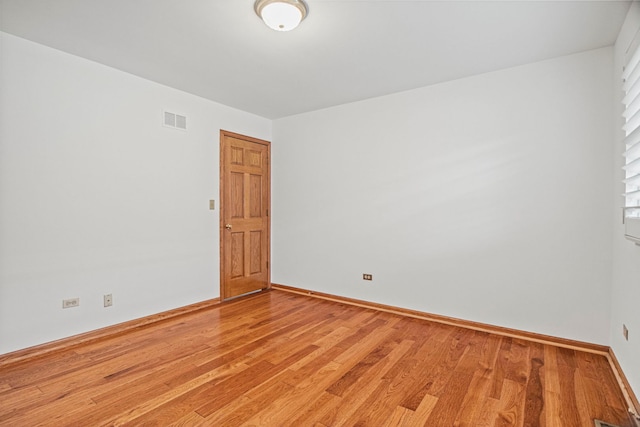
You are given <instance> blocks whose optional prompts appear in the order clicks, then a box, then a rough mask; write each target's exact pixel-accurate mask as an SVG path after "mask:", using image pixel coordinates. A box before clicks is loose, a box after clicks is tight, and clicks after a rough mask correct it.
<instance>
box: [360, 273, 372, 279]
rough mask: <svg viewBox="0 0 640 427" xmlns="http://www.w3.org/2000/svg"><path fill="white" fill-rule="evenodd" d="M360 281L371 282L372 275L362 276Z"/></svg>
mask: <svg viewBox="0 0 640 427" xmlns="http://www.w3.org/2000/svg"><path fill="white" fill-rule="evenodd" d="M362 280H373V274H363V275H362Z"/></svg>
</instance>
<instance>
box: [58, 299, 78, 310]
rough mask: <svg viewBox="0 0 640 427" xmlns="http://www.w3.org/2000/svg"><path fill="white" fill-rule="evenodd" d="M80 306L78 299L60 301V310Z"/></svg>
mask: <svg viewBox="0 0 640 427" xmlns="http://www.w3.org/2000/svg"><path fill="white" fill-rule="evenodd" d="M79 305H80V298H69V299H63V300H62V308H72V307H77V306H79Z"/></svg>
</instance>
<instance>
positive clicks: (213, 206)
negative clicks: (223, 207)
mask: <svg viewBox="0 0 640 427" xmlns="http://www.w3.org/2000/svg"><path fill="white" fill-rule="evenodd" d="M215 208H216V201H215V200H209V210H214V209H215Z"/></svg>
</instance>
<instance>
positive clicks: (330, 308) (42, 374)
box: [0, 291, 633, 427]
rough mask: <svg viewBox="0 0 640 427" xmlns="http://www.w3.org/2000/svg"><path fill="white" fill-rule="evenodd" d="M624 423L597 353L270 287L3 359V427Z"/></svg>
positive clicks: (627, 423) (628, 424) (585, 426)
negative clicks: (57, 348) (108, 334)
mask: <svg viewBox="0 0 640 427" xmlns="http://www.w3.org/2000/svg"><path fill="white" fill-rule="evenodd" d="M593 418H597V419H601V420H603V421H606V422H609V423H613V424H617V425H620V426H624V427H632V426H633V424H632V421H631V420H630V419H629V417H628V416H627V413H626V411H625V403H624V401H623V397H622V395H621V392H620V390H619V388H618V386H617V383H616V381H615V378H614V375H613V372H612V371H611V369H610V367H609V365H608V363H607V360H606V359H605V358H604V357H603V356H599V355H593V354H588V353H582V352H576V351H573V350H567V349H563V348H557V347H553V346H548V345H542V344H537V343H532V342H528V341H523V340H518V339H512V338H508V337H501V336H498V335H492V334H488V333H485V332H477V331H472V330H467V329H461V328H457V327H453V326H447V325H441V324H437V323H430V322H427V321H423V320H417V319H412V318H407V317H402V316H399V315H394V314H389V313H383V312H377V311H373V310H369V309H364V308H359V307H352V306H348V305H344V304H340V303H336V302H330V301H324V300H319V299H314V298H311V297H307V296H301V295H295V294H291V293H287V292H283V291H271V292H266V293H263V294H259V295H256V296H252V297H249V298H247V299H244V300H240V301H234V302H232V303H228V304H222V305H220V306H217V307H215V308H212V309H207V310H203V311H199V312H196V313H192V314H189V315H186V316H182V317H178V318H174V319H171V320H168V321H164V322H162V323H159V324H154V325H152V326H149V327H146V328H142V329H139V330H135V331H133V332H129V333H127V334H124V335H121V336H118V337H114V338H110V339H105V340H102V341H100V342H98V343H94V344H85V345H82V346H79V347H76V348H73V349H71V350H68V351H65V352H61V353H57V354H55V355H51V356H47V357H44V358H42V359H40V360H37V361H30V362H27V363H24V364H21V365H10V366H8V367H5V368H2V370H1V371H0V425H3V426H29V427H31V426H36V425H55V426H65V425H69V426H98V425H157V426H168V425H184V426H187V425H188V426H195V425H211V426H235V425H243V424H244V425H255V426H341V425H347V426H353V425H359V426H396V425H406V426H420V425H426V426H432V427H438V426H447V427H449V426H473V427H480V426H545V427H551V426H568V427H571V426H576V427H592V426H593V425H594V424H593Z"/></svg>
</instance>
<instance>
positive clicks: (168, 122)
mask: <svg viewBox="0 0 640 427" xmlns="http://www.w3.org/2000/svg"><path fill="white" fill-rule="evenodd" d="M163 124H164V125H165V126H166V127H169V128H174V129H180V130H185V131H186V130H187V116H182V115H180V114H176V113H172V112H169V111H164V114H163Z"/></svg>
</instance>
